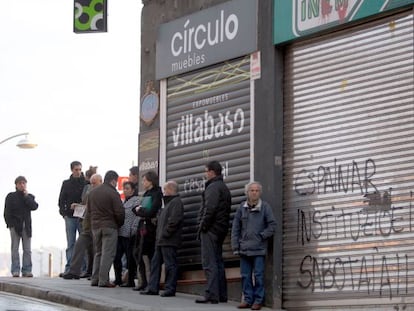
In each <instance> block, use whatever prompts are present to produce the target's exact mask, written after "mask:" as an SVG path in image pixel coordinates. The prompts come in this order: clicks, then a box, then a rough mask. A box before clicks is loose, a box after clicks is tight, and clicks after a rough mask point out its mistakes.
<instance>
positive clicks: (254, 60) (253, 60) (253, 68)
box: [250, 51, 262, 80]
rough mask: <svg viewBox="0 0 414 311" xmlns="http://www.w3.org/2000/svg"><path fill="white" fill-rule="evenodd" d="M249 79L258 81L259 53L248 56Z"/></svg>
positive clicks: (259, 70)
mask: <svg viewBox="0 0 414 311" xmlns="http://www.w3.org/2000/svg"><path fill="white" fill-rule="evenodd" d="M250 64H251V65H250V79H251V80H256V79H260V77H261V72H262V67H261V65H260V51H257V52H254V53H252V54H251V55H250Z"/></svg>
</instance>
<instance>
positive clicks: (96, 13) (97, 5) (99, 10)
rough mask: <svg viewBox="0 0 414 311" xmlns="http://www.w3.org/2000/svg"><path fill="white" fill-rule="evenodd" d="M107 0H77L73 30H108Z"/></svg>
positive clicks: (80, 31) (81, 31)
mask: <svg viewBox="0 0 414 311" xmlns="http://www.w3.org/2000/svg"><path fill="white" fill-rule="evenodd" d="M106 8H107V3H106V0H75V2H74V16H73V18H74V20H73V31H74V32H75V33H83V32H106Z"/></svg>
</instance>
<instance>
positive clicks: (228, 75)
mask: <svg viewBox="0 0 414 311" xmlns="http://www.w3.org/2000/svg"><path fill="white" fill-rule="evenodd" d="M166 130H167V140H166V141H167V147H166V179H167V180H170V179H173V180H175V181H177V182H178V183H179V186H180V195H181V198H182V200H183V203H184V208H185V221H184V230H183V236H182V237H183V245H182V247H181V248H180V250H179V251H178V257H179V262H180V264H181V265H182V266H183V265H198V264H200V263H201V258H200V244H199V242H198V241H197V239H196V232H197V228H198V211H199V208H200V202H201V193H202V191H203V190H204V182H205V180H204V166H205V164H206V163H207V162H208V161H210V160H218V161H220V163H221V164H222V165H223V168H224V174H223V175H224V176H225V182H226V184H227V186H228V187H229V189H230V191H231V194H232V211H233V212H234V211H235V209H236V208H237V207H238V205H239V204H240V202H241V200H242V199H243V196H244V194H243V193H244V185H245V184H246V183H247V182H248V181H249V180H250V58H249V56H246V57H245V58H242V59H236V60H233V61H228V62H225V63H221V64H219V65H216V66H212V67H208V68H207V69H204V70H199V71H195V72H191V73H190V74H185V75H180V76H177V77H172V78H170V79H168V81H167V129H166ZM223 255H224V258H225V259H226V260H227V261H231V260H236V258H235V257H234V256H233V255H232V252H231V248H230V237H229V236H228V237H227V238H226V240H225V242H224V247H223Z"/></svg>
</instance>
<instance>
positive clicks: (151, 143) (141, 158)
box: [138, 130, 160, 194]
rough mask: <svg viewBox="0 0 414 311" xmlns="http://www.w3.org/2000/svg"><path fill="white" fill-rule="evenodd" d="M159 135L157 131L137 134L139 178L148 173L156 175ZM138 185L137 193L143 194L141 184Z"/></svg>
mask: <svg viewBox="0 0 414 311" xmlns="http://www.w3.org/2000/svg"><path fill="white" fill-rule="evenodd" d="M159 145H160V134H159V131H158V130H153V131H148V132H143V133H140V134H139V152H138V163H139V164H138V167H139V176H140V177H141V176H142V175H143V174H145V173H146V172H148V171H154V172H156V173H157V174H158V161H159ZM138 184H139V188H138V190H139V193H140V194H142V193H143V192H144V188H143V186H142V183H138Z"/></svg>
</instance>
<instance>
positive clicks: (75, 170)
mask: <svg viewBox="0 0 414 311" xmlns="http://www.w3.org/2000/svg"><path fill="white" fill-rule="evenodd" d="M70 169H71V171H72V175H70V177H69V179H67V180H65V181H63V183H62V188H61V189H60V195H59V203H58V204H59V213H60V215H62V216H63V218H64V219H65V227H66V241H67V247H66V265H65V272H64V273H68V272H69V269H70V261H71V259H72V252H73V248H74V246H75V241H76V232H78V233H79V234H80V232H81V224H80V221H79V218H78V217H73V211H74V210H73V209H72V208H71V206H72V204H74V203H81V202H82V192H83V188H84V186H85V185H86V181H85V178H84V177H83V174H82V164H81V163H80V162H79V161H73V162H72V163H71V164H70ZM64 273H61V274H60V275H59V276H63V274H64Z"/></svg>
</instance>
